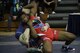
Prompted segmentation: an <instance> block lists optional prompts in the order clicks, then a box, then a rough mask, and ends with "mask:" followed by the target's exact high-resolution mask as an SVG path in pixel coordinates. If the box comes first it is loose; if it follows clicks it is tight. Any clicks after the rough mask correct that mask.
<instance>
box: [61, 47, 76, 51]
mask: <svg viewBox="0 0 80 53" xmlns="http://www.w3.org/2000/svg"><path fill="white" fill-rule="evenodd" d="M61 50H62V51H75V48H71V47H69V46H62V48H61Z"/></svg>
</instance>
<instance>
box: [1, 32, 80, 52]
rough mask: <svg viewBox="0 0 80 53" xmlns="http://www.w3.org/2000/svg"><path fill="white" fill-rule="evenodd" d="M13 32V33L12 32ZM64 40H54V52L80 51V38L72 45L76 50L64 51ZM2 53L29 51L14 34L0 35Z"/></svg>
mask: <svg viewBox="0 0 80 53" xmlns="http://www.w3.org/2000/svg"><path fill="white" fill-rule="evenodd" d="M12 34H13V33H12ZM63 44H64V42H58V41H54V42H53V53H80V38H77V39H76V40H75V41H74V42H73V43H72V44H71V47H74V48H76V50H75V51H71V52H62V51H61V46H62V45H63ZM0 53H27V48H26V47H25V46H24V45H22V44H21V43H20V42H19V41H18V40H17V39H16V38H15V36H14V35H8V34H7V35H5V36H3V35H0Z"/></svg>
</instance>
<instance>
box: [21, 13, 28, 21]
mask: <svg viewBox="0 0 80 53" xmlns="http://www.w3.org/2000/svg"><path fill="white" fill-rule="evenodd" d="M21 18H22V21H23V22H28V20H29V15H28V14H22V16H21Z"/></svg>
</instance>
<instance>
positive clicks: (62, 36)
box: [58, 31, 76, 50]
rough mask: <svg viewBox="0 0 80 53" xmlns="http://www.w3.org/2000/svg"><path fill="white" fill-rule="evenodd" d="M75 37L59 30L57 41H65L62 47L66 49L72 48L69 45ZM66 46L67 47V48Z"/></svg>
mask: <svg viewBox="0 0 80 53" xmlns="http://www.w3.org/2000/svg"><path fill="white" fill-rule="evenodd" d="M75 39H76V35H74V34H72V33H69V32H65V31H59V36H58V40H59V41H66V42H65V45H63V48H66V50H68V49H69V50H73V48H69V45H70V44H71V43H72V42H73V41H74V40H75ZM67 47H68V48H67Z"/></svg>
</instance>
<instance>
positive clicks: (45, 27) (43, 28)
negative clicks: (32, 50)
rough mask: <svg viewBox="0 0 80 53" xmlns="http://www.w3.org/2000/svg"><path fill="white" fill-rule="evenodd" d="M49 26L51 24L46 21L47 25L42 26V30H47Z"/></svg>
mask: <svg viewBox="0 0 80 53" xmlns="http://www.w3.org/2000/svg"><path fill="white" fill-rule="evenodd" d="M49 27H50V26H49V24H48V23H45V26H44V27H42V28H41V31H47V29H48V28H49Z"/></svg>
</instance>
